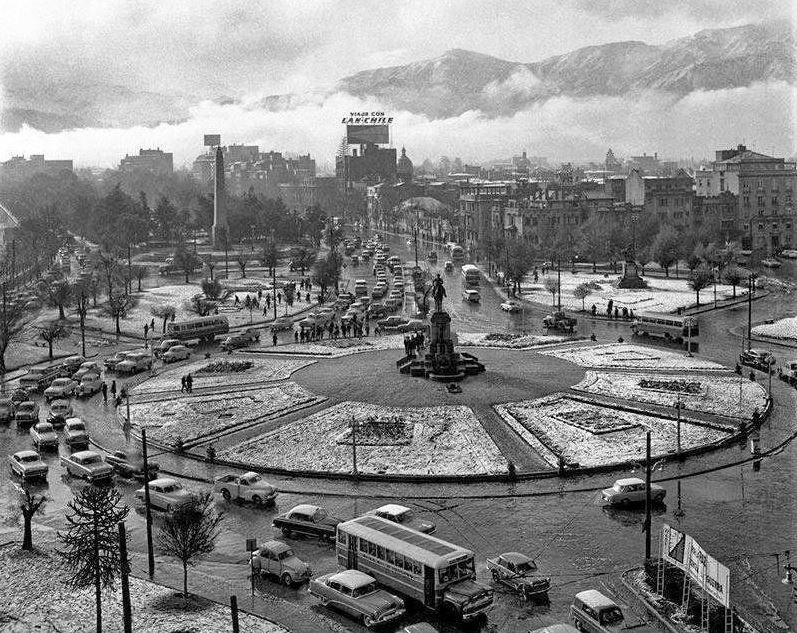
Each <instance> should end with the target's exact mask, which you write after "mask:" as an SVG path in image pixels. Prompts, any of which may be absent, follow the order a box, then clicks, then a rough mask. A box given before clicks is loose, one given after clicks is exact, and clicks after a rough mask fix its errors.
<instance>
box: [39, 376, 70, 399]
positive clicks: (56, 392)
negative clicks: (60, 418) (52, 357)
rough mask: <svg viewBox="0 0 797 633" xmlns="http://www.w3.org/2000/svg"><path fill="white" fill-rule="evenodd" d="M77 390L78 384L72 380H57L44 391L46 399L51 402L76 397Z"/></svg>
mask: <svg viewBox="0 0 797 633" xmlns="http://www.w3.org/2000/svg"><path fill="white" fill-rule="evenodd" d="M76 388H77V382H76V381H74V380H72V379H71V378H56V379H55V380H53V381H52V383H50V386H49V387H47V389H45V390H44V399H45V400H46V401H47V402H50V401H51V400H55V399H56V398H69V397H70V396H74V395H75V389H76Z"/></svg>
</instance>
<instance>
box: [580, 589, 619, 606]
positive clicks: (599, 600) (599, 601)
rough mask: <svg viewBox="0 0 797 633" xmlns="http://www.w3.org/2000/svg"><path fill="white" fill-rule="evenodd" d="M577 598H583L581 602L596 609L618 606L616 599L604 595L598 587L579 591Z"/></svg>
mask: <svg viewBox="0 0 797 633" xmlns="http://www.w3.org/2000/svg"><path fill="white" fill-rule="evenodd" d="M576 598H577V599H578V600H581V602H583V603H584V604H586V605H588V606H590V607H593V608H596V609H601V608H605V607H616V606H617V603H616V602H615V601H614V600H612V599H611V598H609V597H607V596H604V595H603V594H602V593H601V592H600V591H598V590H597V589H587V590H586V591H582V592H580V593H577V594H576Z"/></svg>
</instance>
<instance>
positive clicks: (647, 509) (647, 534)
mask: <svg viewBox="0 0 797 633" xmlns="http://www.w3.org/2000/svg"><path fill="white" fill-rule="evenodd" d="M645 442H646V445H647V451H646V458H645V524H644V527H643V529H644V530H645V560H646V561H647V560H650V528H651V525H650V524H651V505H652V503H651V498H650V470H651V467H650V431H648V432H647V433H646V434H645Z"/></svg>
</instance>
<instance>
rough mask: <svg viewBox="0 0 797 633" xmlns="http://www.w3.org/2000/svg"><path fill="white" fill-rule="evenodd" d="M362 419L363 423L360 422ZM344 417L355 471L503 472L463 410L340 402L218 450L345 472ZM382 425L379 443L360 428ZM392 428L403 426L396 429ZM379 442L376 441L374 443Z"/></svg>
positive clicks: (265, 462) (231, 456)
mask: <svg viewBox="0 0 797 633" xmlns="http://www.w3.org/2000/svg"><path fill="white" fill-rule="evenodd" d="M369 418H371V421H370V422H368V420H369ZM352 419H355V420H357V421H358V423H360V424H362V425H363V429H362V431H359V432H358V437H359V434H362V438H360V439H361V441H363V442H368V443H369V444H370V445H361V443H360V442H359V441H358V443H357V466H358V470H359V471H360V472H363V473H388V474H413V475H458V474H474V473H503V472H506V459H505V458H504V457H503V455H502V454H501V452H500V451H499V450H498V447H497V446H496V445H495V443H494V442H493V441H492V439H491V438H490V436H489V435H488V434H487V432H486V431H485V430H484V428H483V427H482V425H481V424H480V423H479V420H478V419H477V418H476V416H475V414H474V413H473V411H472V410H471V409H470V408H469V407H465V406H440V407H417V408H391V407H383V406H379V405H373V404H366V403H362V402H342V403H339V404H337V405H335V406H334V407H330V408H329V409H326V410H324V411H321V412H319V413H316V414H314V415H311V416H308V417H306V418H304V419H301V420H298V421H296V422H292V423H290V424H287V425H285V426H283V427H281V428H279V429H277V430H275V431H272V432H270V433H266V434H264V435H261V436H259V437H255V438H253V439H251V440H247V441H246V442H243V443H241V444H238V445H236V446H233V447H230V448H227V449H225V450H223V451H220V454H219V457H221V458H223V459H228V460H233V461H240V462H244V463H246V464H254V465H257V466H261V467H277V468H289V469H292V470H300V469H304V470H316V471H328V472H351V470H352V448H351V441H350V439H348V433H349V432H350V424H351V421H352ZM380 425H381V426H382V427H384V428H385V432H384V437H383V439H382V440H379V439H375V437H374V432H369V431H368V430H367V429H369V428H370V429H373V428H374V427H379V426H380ZM396 426H398V427H403V428H402V429H399V430H400V431H401V432H398V431H396ZM380 441H381V443H379V442H380Z"/></svg>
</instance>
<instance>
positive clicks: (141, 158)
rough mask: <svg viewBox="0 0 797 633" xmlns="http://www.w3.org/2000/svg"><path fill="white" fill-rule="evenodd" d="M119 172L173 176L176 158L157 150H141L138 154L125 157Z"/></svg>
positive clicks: (169, 153)
mask: <svg viewBox="0 0 797 633" xmlns="http://www.w3.org/2000/svg"><path fill="white" fill-rule="evenodd" d="M119 171H122V172H125V173H131V172H134V171H147V172H150V173H153V174H171V173H173V172H174V156H173V154H172V153H171V152H164V151H162V150H161V149H160V148H157V149H139V150H138V154H137V155H136V154H134V155H132V156H130V155H125V157H124V158H123V159H122V160H121V162H120V163H119Z"/></svg>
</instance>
